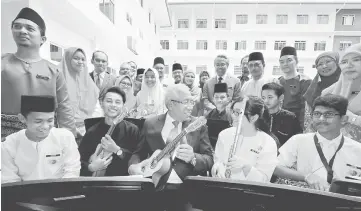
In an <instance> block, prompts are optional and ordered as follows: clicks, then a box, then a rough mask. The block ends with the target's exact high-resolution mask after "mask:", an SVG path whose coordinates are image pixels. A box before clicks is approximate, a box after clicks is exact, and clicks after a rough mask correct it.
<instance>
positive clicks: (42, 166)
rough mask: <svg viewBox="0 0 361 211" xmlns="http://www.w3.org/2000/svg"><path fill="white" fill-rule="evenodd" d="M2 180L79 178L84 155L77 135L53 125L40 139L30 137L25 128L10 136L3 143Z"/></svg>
mask: <svg viewBox="0 0 361 211" xmlns="http://www.w3.org/2000/svg"><path fill="white" fill-rule="evenodd" d="M1 162H2V170H1V176H2V178H1V183H8V182H18V181H25V180H41V179H56V178H71V177H79V174H80V154H79V151H78V145H77V143H76V141H75V138H74V135H73V134H72V133H71V132H70V131H68V130H67V129H63V128H52V129H51V130H50V133H49V135H48V137H46V138H45V139H44V140H42V141H40V142H34V141H31V140H29V139H28V138H27V137H26V135H25V129H24V130H21V131H19V132H17V133H14V134H11V135H9V136H8V137H6V140H5V141H4V142H3V143H2V145H1Z"/></svg>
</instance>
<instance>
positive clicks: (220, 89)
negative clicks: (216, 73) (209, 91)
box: [214, 83, 228, 93]
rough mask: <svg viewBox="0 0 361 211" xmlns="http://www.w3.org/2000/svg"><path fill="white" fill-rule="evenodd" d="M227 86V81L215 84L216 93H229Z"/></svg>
mask: <svg viewBox="0 0 361 211" xmlns="http://www.w3.org/2000/svg"><path fill="white" fill-rule="evenodd" d="M227 88H228V86H227V84H226V83H219V84H215V85H214V93H220V92H223V93H224V92H225V93H227Z"/></svg>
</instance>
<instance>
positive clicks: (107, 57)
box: [92, 51, 108, 61]
mask: <svg viewBox="0 0 361 211" xmlns="http://www.w3.org/2000/svg"><path fill="white" fill-rule="evenodd" d="M96 53H103V54H104V55H105V56H106V57H107V61H108V54H106V53H105V52H104V51H94V52H93V55H92V60H94V57H95V54H96Z"/></svg>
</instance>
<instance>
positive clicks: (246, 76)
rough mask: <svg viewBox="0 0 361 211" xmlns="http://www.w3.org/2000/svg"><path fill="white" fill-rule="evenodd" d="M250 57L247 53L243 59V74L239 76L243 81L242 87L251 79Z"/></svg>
mask: <svg viewBox="0 0 361 211" xmlns="http://www.w3.org/2000/svg"><path fill="white" fill-rule="evenodd" d="M248 58H249V55H246V56H245V57H243V58H242V60H241V68H242V75H241V76H239V77H238V78H239V80H240V81H241V87H243V85H244V83H246V82H247V81H249V69H248Z"/></svg>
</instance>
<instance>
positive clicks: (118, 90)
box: [100, 86, 126, 103]
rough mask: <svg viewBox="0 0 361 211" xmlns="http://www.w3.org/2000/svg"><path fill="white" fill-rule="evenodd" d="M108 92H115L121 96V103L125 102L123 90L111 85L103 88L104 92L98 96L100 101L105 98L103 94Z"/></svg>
mask: <svg viewBox="0 0 361 211" xmlns="http://www.w3.org/2000/svg"><path fill="white" fill-rule="evenodd" d="M109 92H113V93H116V94H118V95H120V96H122V99H123V103H125V101H126V96H125V92H124V91H123V90H121V89H120V88H119V87H117V86H112V87H110V88H108V89H107V90H105V92H104V93H103V94H102V95H101V96H100V101H103V100H104V98H105V95H106V94H107V93H109Z"/></svg>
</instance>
